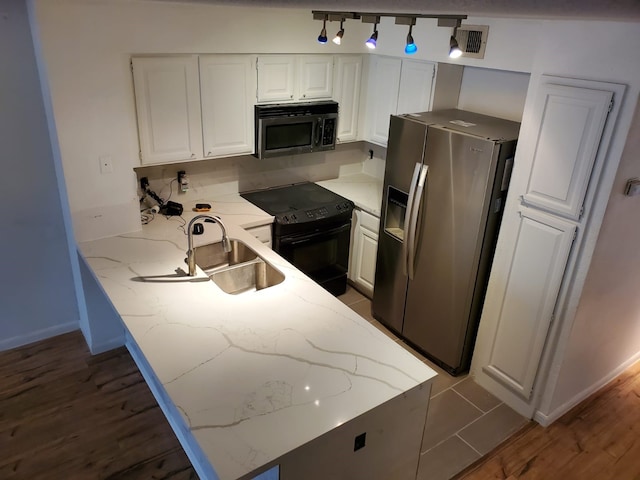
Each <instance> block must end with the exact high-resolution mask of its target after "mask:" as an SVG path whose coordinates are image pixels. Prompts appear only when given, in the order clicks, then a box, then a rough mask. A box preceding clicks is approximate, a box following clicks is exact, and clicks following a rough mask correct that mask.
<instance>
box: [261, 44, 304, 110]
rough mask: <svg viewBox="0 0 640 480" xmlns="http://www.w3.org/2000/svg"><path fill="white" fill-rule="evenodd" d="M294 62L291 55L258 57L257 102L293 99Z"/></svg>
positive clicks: (294, 93) (294, 92)
mask: <svg viewBox="0 0 640 480" xmlns="http://www.w3.org/2000/svg"><path fill="white" fill-rule="evenodd" d="M295 78H296V62H295V57H294V56H293V55H262V56H259V57H258V102H286V101H290V100H294V99H295V95H296V91H295V90H296V88H295Z"/></svg>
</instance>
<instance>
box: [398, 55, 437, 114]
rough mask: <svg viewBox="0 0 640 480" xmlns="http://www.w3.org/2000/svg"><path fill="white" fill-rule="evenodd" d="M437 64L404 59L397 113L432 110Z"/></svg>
mask: <svg viewBox="0 0 640 480" xmlns="http://www.w3.org/2000/svg"><path fill="white" fill-rule="evenodd" d="M435 73H436V66H435V65H434V64H433V63H427V62H420V61H416V60H406V59H403V60H402V68H401V70H400V88H399V90H398V108H397V109H396V114H397V115H402V114H403V113H417V112H427V111H429V110H431V92H432V88H433V79H434V77H435Z"/></svg>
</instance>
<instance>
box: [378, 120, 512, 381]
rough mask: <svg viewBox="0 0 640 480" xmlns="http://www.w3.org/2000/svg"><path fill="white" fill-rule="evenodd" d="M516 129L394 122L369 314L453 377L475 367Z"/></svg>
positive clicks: (475, 123) (498, 123)
mask: <svg viewBox="0 0 640 480" xmlns="http://www.w3.org/2000/svg"><path fill="white" fill-rule="evenodd" d="M518 129H519V124H517V123H515V122H509V121H506V120H501V119H494V118H493V117H487V116H484V115H478V114H473V113H470V112H463V111H460V110H451V111H445V112H434V113H425V114H409V115H403V116H392V117H391V123H390V128H389V142H388V148H387V160H386V170H385V180H384V196H383V204H382V212H383V215H382V219H381V220H382V221H381V225H380V233H379V240H378V255H377V264H376V278H375V289H374V295H373V303H372V311H373V315H374V317H376V318H377V319H378V320H380V321H381V322H382V323H383V324H385V325H387V326H388V327H389V328H391V329H392V330H394V331H395V332H396V333H398V334H399V335H400V336H401V337H403V338H404V339H405V340H406V341H407V342H408V343H410V344H411V345H412V346H414V347H416V348H417V349H418V350H420V351H422V352H423V353H425V354H426V355H427V356H428V357H429V358H430V359H431V360H433V361H434V362H435V363H437V364H439V365H440V366H441V367H442V368H444V369H445V370H447V371H448V372H449V373H451V374H453V375H458V374H460V373H462V372H464V371H466V370H467V369H468V367H469V363H470V355H471V350H472V347H473V342H474V340H475V335H476V332H477V323H478V320H479V317H480V313H481V308H482V301H483V299H484V293H485V290H486V283H487V279H488V273H489V267H490V262H491V258H492V256H493V250H494V247H495V239H496V236H497V229H498V226H499V221H500V218H501V214H502V203H503V201H504V199H505V198H506V189H507V185H508V177H509V173H510V168H508V167H507V168H505V167H506V166H507V165H508V164H510V159H512V157H513V152H514V150H515V143H516V142H515V140H516V137H517V132H518ZM508 160H509V161H508Z"/></svg>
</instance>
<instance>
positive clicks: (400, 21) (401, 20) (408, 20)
mask: <svg viewBox="0 0 640 480" xmlns="http://www.w3.org/2000/svg"><path fill="white" fill-rule="evenodd" d="M415 24H416V17H396V25H409V33H408V34H407V43H406V45H405V47H404V53H406V54H407V55H413V54H414V53H416V52H417V51H418V47H417V46H416V43H415V42H414V41H413V35H412V29H413V26H414V25H415Z"/></svg>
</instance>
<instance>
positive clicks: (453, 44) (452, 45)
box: [449, 30, 462, 58]
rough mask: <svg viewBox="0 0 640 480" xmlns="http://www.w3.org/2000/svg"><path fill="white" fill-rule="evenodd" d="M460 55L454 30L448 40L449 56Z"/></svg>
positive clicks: (458, 56)
mask: <svg viewBox="0 0 640 480" xmlns="http://www.w3.org/2000/svg"><path fill="white" fill-rule="evenodd" d="M461 55H462V49H461V48H460V46H459V45H458V41H457V40H456V32H455V30H454V31H453V35H451V39H450V40H449V58H460V56H461Z"/></svg>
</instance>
